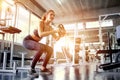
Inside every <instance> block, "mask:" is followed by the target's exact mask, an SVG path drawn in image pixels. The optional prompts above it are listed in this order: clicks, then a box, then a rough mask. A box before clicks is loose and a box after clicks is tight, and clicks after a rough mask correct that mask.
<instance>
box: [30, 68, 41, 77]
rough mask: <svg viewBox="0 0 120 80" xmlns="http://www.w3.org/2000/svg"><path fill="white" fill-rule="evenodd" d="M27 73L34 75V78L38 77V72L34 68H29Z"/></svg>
mask: <svg viewBox="0 0 120 80" xmlns="http://www.w3.org/2000/svg"><path fill="white" fill-rule="evenodd" d="M29 74H30V75H32V77H34V78H38V77H39V74H38V73H37V72H36V70H35V69H31V70H30V71H29Z"/></svg>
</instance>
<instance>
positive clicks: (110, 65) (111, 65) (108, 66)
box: [97, 26, 120, 70]
mask: <svg viewBox="0 0 120 80" xmlns="http://www.w3.org/2000/svg"><path fill="white" fill-rule="evenodd" d="M119 31H120V26H117V27H116V36H117V43H118V46H119V44H120V34H119V33H120V32H119ZM98 53H110V63H105V64H101V65H99V68H100V69H103V70H110V69H115V68H118V67H120V61H119V57H120V49H111V46H110V41H109V50H99V51H98V52H97V54H98ZM113 53H117V55H116V57H115V62H113V59H112V54H113Z"/></svg>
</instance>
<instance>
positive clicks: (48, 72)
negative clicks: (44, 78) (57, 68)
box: [40, 68, 52, 74]
mask: <svg viewBox="0 0 120 80" xmlns="http://www.w3.org/2000/svg"><path fill="white" fill-rule="evenodd" d="M40 72H41V73H47V74H51V73H52V72H51V71H50V70H49V69H47V68H40Z"/></svg>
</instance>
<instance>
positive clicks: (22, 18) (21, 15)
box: [15, 6, 30, 43]
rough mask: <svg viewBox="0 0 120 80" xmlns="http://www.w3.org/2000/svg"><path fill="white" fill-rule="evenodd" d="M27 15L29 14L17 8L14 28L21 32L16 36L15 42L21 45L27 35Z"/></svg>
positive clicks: (19, 7)
mask: <svg viewBox="0 0 120 80" xmlns="http://www.w3.org/2000/svg"><path fill="white" fill-rule="evenodd" d="M29 15H30V12H29V11H28V10H26V9H24V8H23V7H21V6H18V13H17V19H16V20H17V21H16V27H17V28H19V29H20V30H21V31H22V32H20V33H19V34H16V36H15V37H16V38H15V42H17V43H22V41H23V38H24V37H25V36H26V35H27V34H28V33H29Z"/></svg>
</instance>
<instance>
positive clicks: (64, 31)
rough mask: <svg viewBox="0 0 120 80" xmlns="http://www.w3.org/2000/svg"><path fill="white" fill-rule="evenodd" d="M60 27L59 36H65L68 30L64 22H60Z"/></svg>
mask: <svg viewBox="0 0 120 80" xmlns="http://www.w3.org/2000/svg"><path fill="white" fill-rule="evenodd" d="M58 28H59V32H58V34H59V36H60V37H63V36H64V35H65V34H66V30H65V28H64V25H63V24H59V25H58Z"/></svg>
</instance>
